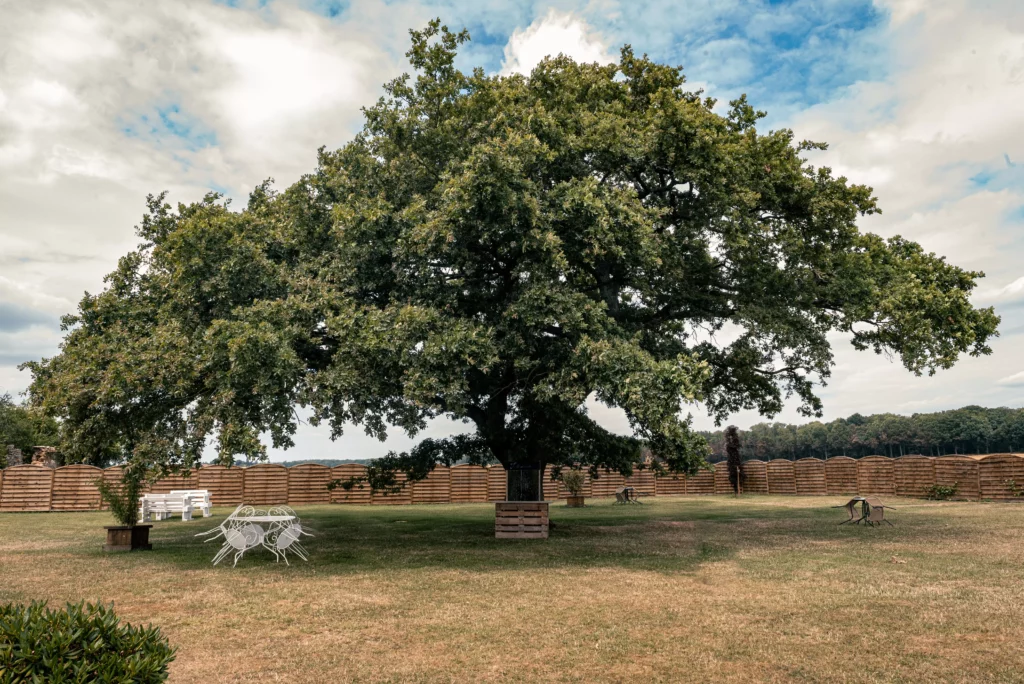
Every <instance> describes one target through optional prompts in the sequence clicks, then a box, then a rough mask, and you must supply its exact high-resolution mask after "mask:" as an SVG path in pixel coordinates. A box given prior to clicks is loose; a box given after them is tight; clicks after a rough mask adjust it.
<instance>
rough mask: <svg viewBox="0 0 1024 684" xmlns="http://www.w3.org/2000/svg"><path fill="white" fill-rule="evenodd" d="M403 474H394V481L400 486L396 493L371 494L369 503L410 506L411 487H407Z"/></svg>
mask: <svg viewBox="0 0 1024 684" xmlns="http://www.w3.org/2000/svg"><path fill="white" fill-rule="evenodd" d="M407 480H408V478H407V477H406V476H405V473H395V481H396V482H397V483H398V484H399V485H401V486H402V488H401V489H400V490H398V492H397V493H389V492H373V493H372V494H371V495H370V503H373V504H377V505H389V504H411V503H412V487H411V486H409V483H408V481H407Z"/></svg>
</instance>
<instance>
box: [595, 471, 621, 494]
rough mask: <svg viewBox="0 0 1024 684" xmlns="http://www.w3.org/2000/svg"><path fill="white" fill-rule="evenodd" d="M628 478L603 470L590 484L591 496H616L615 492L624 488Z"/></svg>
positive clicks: (598, 472)
mask: <svg viewBox="0 0 1024 684" xmlns="http://www.w3.org/2000/svg"><path fill="white" fill-rule="evenodd" d="M625 482H626V478H624V477H622V475H620V474H619V473H618V472H617V471H614V470H608V469H607V468H601V469H599V470H598V471H597V478H596V479H595V480H594V481H593V482H591V483H590V491H591V493H592V494H591V495H592V496H594V497H598V498H599V497H605V496H615V490H616V489H618V488H619V487H624V486H625Z"/></svg>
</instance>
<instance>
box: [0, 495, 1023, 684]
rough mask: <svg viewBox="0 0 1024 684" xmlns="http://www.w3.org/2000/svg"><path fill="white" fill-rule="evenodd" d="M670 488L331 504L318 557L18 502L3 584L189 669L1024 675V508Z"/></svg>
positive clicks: (398, 678) (328, 677) (313, 548)
mask: <svg viewBox="0 0 1024 684" xmlns="http://www.w3.org/2000/svg"><path fill="white" fill-rule="evenodd" d="M837 503H839V500H838V498H837V497H829V498H824V497H822V498H797V497H785V498H784V497H766V496H757V497H745V498H740V499H733V498H731V497H678V498H676V497H672V498H669V497H659V498H657V499H650V500H648V502H647V503H646V504H645V505H643V506H629V507H625V506H613V505H612V503H611V500H608V499H600V500H591V501H590V502H589V504H590V505H589V506H588V507H587V508H585V509H568V508H565V507H564V505H562V504H557V505H555V506H553V507H552V520H554V521H555V522H556V523H557V529H555V530H553V531H552V536H551V538H550V539H548V540H525V541H507V540H496V539H494V538H493V525H494V509H493V506H492V505H487V504H479V505H476V504H472V505H458V506H442V505H432V506H377V507H369V506H367V507H355V506H318V507H307V508H302V509H299V511H298V512H299V514H300V515H301V516H302V517H303V522H304V523H308V525H309V526H311V527H312V528H314V529H315V530H316V531H317V532H318V536H317V537H316V538H314V539H310V540H308V542H307V543H306V546H307V548H308V549H309V551H310V553H311V558H310V562H309V563H302V562H301V561H297V563H296V564H294V565H292V566H291V567H286V566H284V565H283V564H281V565H275V564H274V563H273V562H272V556H271V555H270V554H269V552H266V551H262V550H260V551H255V552H252V553H251V554H249V555H247V556H246V557H245V558H243V560H242V561H240V562H239V565H238V567H237V568H232V567H231V565H230V562H228V563H227V564H222V565H221V566H218V567H212V566H211V565H210V558H212V556H213V554H214V553H215V551H216V548H217V544H218V543H219V542H214V543H210V544H205V545H204V544H203V543H201V541H200V540H196V539H195V538H194V537H193V534H195V533H196V532H200V531H205V530H207V529H209V528H211V527H212V526H213V525H215V524H218V523H219V522H220V520H222V519H223V516H224V515H225V514H226V513H227V512H229V511H227V510H225V509H216V510H215V515H214V517H213V518H212V519H203V518H197V519H196V520H194V521H193V522H191V523H182V522H181V521H180V520H172V521H168V522H162V523H156V525H155V526H154V528H153V530H152V533H151V541H152V542H153V544H154V550H153V551H152V552H142V553H133V554H105V553H103V552H102V551H101V550H100V546H101V544H102V542H103V529H102V526H103V525H106V524H111V521H110V517H109V515H108V514H106V513H42V514H30V513H22V514H4V515H0V601H3V602H6V601H29V600H32V599H48V600H49V601H51V602H52V603H62V602H63V601H66V600H69V601H77V600H80V599H88V600H91V601H103V602H110V601H113V602H114V604H115V608H116V609H117V611H118V613H119V614H120V615H121V616H122V617H124V618H126V619H128V620H130V621H132V622H152V623H154V624H156V625H159V626H160V627H161V629H162V630H163V632H164V633H165V634H166V635H167V636H168V637H169V638H170V640H171V643H172V644H173V645H175V646H177V648H178V656H177V659H176V660H175V662H174V663H173V664H172V666H171V675H172V676H171V681H178V682H490V681H501V682H505V681H508V682H537V681H561V682H604V681H607V682H680V681H700V682H707V681H716V682H717V681H726V682H762V681H806V682H828V683H830V684H832V683H835V682H1024V544H1022V542H1024V506H1021V505H1015V504H1012V503H1011V504H1006V503H980V504H979V503H934V502H925V501H917V500H899V499H892V500H887V501H886V503H888V504H891V505H893V506H896V507H897V510H896V511H894V512H890V515H891V516H892V518H893V520H894V522H895V523H896V526H895V527H883V528H881V529H869V528H864V527H852V526H849V525H844V526H842V527H837V526H836V524H835V523H836V522H838V521H839V520H841V519H842V517H843V515H844V513H843V512H842V511H839V510H830V509H829V508H828V507H829V506H831V505H834V504H837Z"/></svg>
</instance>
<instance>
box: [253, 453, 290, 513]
mask: <svg viewBox="0 0 1024 684" xmlns="http://www.w3.org/2000/svg"><path fill="white" fill-rule="evenodd" d="M242 486H243V493H242V496H243V499H244V503H246V504H248V505H250V506H274V505H281V504H287V503H288V469H287V468H285V467H284V466H283V465H278V464H276V463H261V464H259V465H254V466H249V467H248V468H246V469H245V477H244V478H243V484H242Z"/></svg>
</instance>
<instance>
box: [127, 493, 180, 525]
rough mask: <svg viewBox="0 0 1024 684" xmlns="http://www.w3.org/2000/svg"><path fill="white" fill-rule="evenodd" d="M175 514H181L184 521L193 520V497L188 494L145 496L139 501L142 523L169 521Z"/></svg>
mask: <svg viewBox="0 0 1024 684" xmlns="http://www.w3.org/2000/svg"><path fill="white" fill-rule="evenodd" d="M173 513H181V519H182V520H191V519H192V499H191V497H189V496H188V495H187V494H143V495H142V498H141V499H140V500H139V519H140V520H141V521H142V522H150V521H151V520H154V519H155V520H167V519H168V518H170V517H171V514H173Z"/></svg>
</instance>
